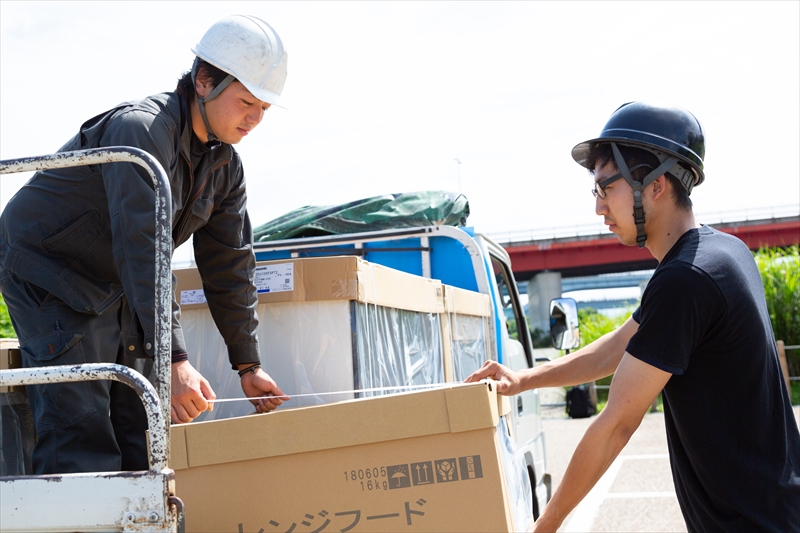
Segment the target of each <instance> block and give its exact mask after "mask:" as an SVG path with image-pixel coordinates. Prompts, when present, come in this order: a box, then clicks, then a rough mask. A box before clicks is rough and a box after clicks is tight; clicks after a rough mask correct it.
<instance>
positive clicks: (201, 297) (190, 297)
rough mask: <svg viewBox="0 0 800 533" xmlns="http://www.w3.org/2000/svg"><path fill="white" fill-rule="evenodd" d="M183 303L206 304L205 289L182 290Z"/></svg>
mask: <svg viewBox="0 0 800 533" xmlns="http://www.w3.org/2000/svg"><path fill="white" fill-rule="evenodd" d="M180 303H181V305H192V304H204V303H207V302H206V293H204V292H203V289H195V290H192V291H181V302H180Z"/></svg>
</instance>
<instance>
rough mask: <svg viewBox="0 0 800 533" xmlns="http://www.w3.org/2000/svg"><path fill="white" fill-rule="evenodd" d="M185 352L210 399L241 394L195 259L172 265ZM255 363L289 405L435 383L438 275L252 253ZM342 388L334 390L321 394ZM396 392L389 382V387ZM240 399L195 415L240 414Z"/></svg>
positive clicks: (348, 259)
mask: <svg viewBox="0 0 800 533" xmlns="http://www.w3.org/2000/svg"><path fill="white" fill-rule="evenodd" d="M175 275H176V277H177V280H178V284H177V287H176V297H177V299H178V303H179V304H180V305H181V326H182V328H183V332H184V337H185V339H186V345H187V350H188V352H189V361H190V362H191V363H192V365H193V366H195V368H197V370H198V371H199V372H200V373H201V374H203V376H204V377H205V378H206V379H208V380H209V382H210V383H211V386H212V388H213V389H214V392H215V393H216V394H217V397H218V398H236V397H243V396H244V395H243V393H242V391H241V386H240V380H239V377H238V376H237V375H236V373H235V372H233V371H231V368H230V364H229V363H228V354H227V348H226V347H225V343H224V341H223V339H222V337H221V335H220V334H219V332H218V330H217V327H216V324H215V322H214V320H213V319H212V316H211V313H210V311H209V309H208V304H207V303H206V301H205V297H204V295H203V284H202V281H201V279H200V275H199V273H198V271H197V269H196V268H192V269H184V270H176V271H175ZM256 287H257V288H258V291H259V294H258V308H257V312H258V317H259V327H258V336H259V345H260V349H261V362H262V365H263V367H264V369H265V371H266V372H267V373H269V374H270V375H271V376H272V378H273V379H275V381H276V382H277V383H278V386H280V387H281V389H282V390H283V391H284V393H286V394H288V395H290V396H293V399H292V401H291V405H288V404H287V405H286V406H287V407H290V406H295V407H297V406H299V407H304V406H308V405H318V404H322V403H329V402H336V401H341V400H346V399H351V398H354V397H362V396H372V395H380V394H382V393H384V392H387V391H377V392H370V391H366V392H358V393H354V392H353V391H354V390H355V389H359V390H363V389H372V388H380V387H389V386H398V385H409V384H415V385H422V384H431V383H442V382H444V381H445V380H444V364H443V361H442V349H443V346H442V344H443V343H442V339H441V327H440V319H441V316H442V312H443V310H444V307H443V301H442V284H441V282H440V281H438V280H433V279H427V278H423V277H420V276H414V275H411V274H407V273H405V272H400V271H398V270H394V269H391V268H387V267H384V266H381V265H375V264H372V263H369V262H367V261H363V260H362V259H360V258H358V257H354V256H338V257H318V258H302V259H285V260H278V261H268V262H259V263H258V264H257V267H256ZM337 391H347V392H344V393H342V394H330V393H332V392H337ZM389 392H396V391H389ZM252 411H253V409H252V406H251V405H250V404H249V403H248V402H229V403H219V404H217V405H215V407H214V411H212V412H207V413H204V414H203V415H201V418H200V420H213V419H220V418H229V417H232V416H242V415H245V414H248V413H251V412H252Z"/></svg>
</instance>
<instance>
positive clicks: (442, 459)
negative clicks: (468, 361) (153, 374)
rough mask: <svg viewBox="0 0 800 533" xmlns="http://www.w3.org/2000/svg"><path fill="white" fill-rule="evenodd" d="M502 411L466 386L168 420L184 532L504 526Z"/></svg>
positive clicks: (484, 390) (508, 525)
mask: <svg viewBox="0 0 800 533" xmlns="http://www.w3.org/2000/svg"><path fill="white" fill-rule="evenodd" d="M507 410H508V400H507V399H505V398H503V397H499V396H497V395H496V393H495V392H494V391H493V385H492V384H491V383H477V384H472V385H462V384H459V385H454V386H453V387H451V388H439V389H434V390H426V391H422V392H412V393H404V394H396V395H391V396H384V397H379V398H365V399H357V400H349V401H344V402H340V403H335V404H327V405H321V406H314V407H305V408H300V409H294V410H284V411H276V412H273V413H270V414H264V415H251V416H246V417H241V418H231V419H226V420H214V421H208V422H199V423H194V424H185V425H177V426H173V428H172V435H171V444H172V465H171V466H172V468H174V469H175V477H176V495H177V496H178V497H179V498H181V499H182V500H183V502H184V505H185V513H186V530H187V531H191V532H193V533H202V532H208V533H211V532H214V533H222V532H231V533H250V532H252V533H256V532H280V533H284V532H291V531H293V532H295V533H301V532H303V533H305V532H348V531H352V532H353V533H358V532H380V531H407V532H420V531H426V532H435V531H448V532H452V531H491V532H498V531H513V530H514V527H513V519H512V515H513V505H512V503H511V501H510V499H509V492H510V491H511V492H512V493H513V491H514V487H513V484H512V488H511V489H510V491H509V487H508V481H507V480H508V478H509V475H508V472H509V470H508V466H509V465H508V462H509V460H510V459H509V457H508V455H507V453H506V452H505V448H504V442H503V438H504V435H503V433H502V431H503V428H505V426H504V425H503V424H502V423H500V424H499V422H500V420H501V414H502V413H504V412H506V411H507ZM498 424H499V425H498ZM513 496H514V495H513V494H512V497H513Z"/></svg>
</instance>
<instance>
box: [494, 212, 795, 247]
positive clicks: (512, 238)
mask: <svg viewBox="0 0 800 533" xmlns="http://www.w3.org/2000/svg"><path fill="white" fill-rule="evenodd" d="M795 216H800V204H790V205H779V206H772V207H756V208H747V209H734V210H729V211H711V212H704V213H698V214H696V215H695V218H696V219H697V221H698V222H699V223H701V224H712V225H713V224H727V223H731V222H748V221H751V220H770V219H775V218H785V217H795ZM601 234H602V235H608V229H607V228H606V226H605V225H604V224H602V223H599V222H598V223H594V224H576V225H573V226H558V227H552V228H537V229H525V230H511V231H498V232H491V233H487V235H488V236H489V238H491V239H492V240H494V241H495V242H498V243H504V244H505V243H512V242H528V241H539V240H547V239H559V238H565V237H586V236H591V235H601Z"/></svg>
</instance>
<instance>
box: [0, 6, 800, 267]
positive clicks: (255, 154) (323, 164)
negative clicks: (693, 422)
mask: <svg viewBox="0 0 800 533" xmlns="http://www.w3.org/2000/svg"><path fill="white" fill-rule="evenodd" d="M236 13H242V14H251V15H255V16H257V17H259V18H262V19H264V20H265V21H267V22H268V23H269V24H270V25H272V26H273V28H275V30H276V31H277V32H278V34H279V35H280V36H281V38H282V40H283V43H284V46H285V48H286V50H287V52H288V57H289V61H288V70H289V74H288V77H287V82H286V86H285V88H284V92H283V95H282V101H281V103H282V104H283V105H284V106H285V107H286V109H279V108H272V109H270V110H269V111H268V112H267V113H266V115H265V118H264V120H263V122H262V123H261V125H259V126H258V128H257V129H256V130H255V131H254V132H253V133H252V134H250V135H249V136H248V137H247V138H246V139H244V140H243V141H242V142H241V143H240V144H239V145H237V147H236V149H237V150H238V151H239V153H240V155H241V157H242V159H243V162H244V168H245V175H246V179H247V186H248V195H249V204H248V206H249V211H250V218H251V220H252V222H253V225H254V226H258V225H260V224H263V223H265V222H267V221H269V220H271V219H273V218H275V217H277V216H279V215H281V214H283V213H286V212H288V211H290V210H292V209H295V208H297V207H301V206H304V205H329V204H335V203H341V202H346V201H351V200H355V199H358V198H364V197H369V196H375V195H381V194H387V193H396V192H405V191H417V190H424V189H432V190H452V191H459V190H460V191H461V192H462V193H464V194H465V195H466V196H467V198H468V199H469V202H470V208H471V216H470V218H469V220H468V222H469V225H472V226H475V228H476V229H477V230H478V231H481V232H487V233H490V234H491V233H495V234H496V233H499V232H514V231H519V232H523V231H531V230H541V229H542V228H553V227H565V226H583V225H587V224H594V225H598V229H602V224H601V223H602V220H601V219H600V217H598V216H597V215H596V214H595V213H594V200H593V198H592V196H591V194H590V192H589V190H590V188H591V178H590V177H589V175H588V174H587V172H586V171H585V169H583V168H582V167H580V166H578V165H577V164H576V163H575V162H574V161H573V160H572V158H571V156H570V151H571V149H572V147H573V146H574V145H575V144H577V143H579V142H582V141H585V140H587V139H590V138H594V137H596V136H597V134H598V133H599V132H600V130H601V129H602V126H603V125H604V124H605V122H606V120H607V119H608V117H609V116H610V115H611V113H612V112H613V111H614V110H615V109H616V108H617V107H619V106H620V105H621V104H623V103H625V102H630V101H634V100H643V101H649V102H658V103H664V104H669V105H677V106H681V107H684V108H686V109H688V110H690V111H691V112H692V113H694V114H695V115H696V116H697V117H698V118H699V120H700V121H701V123H702V124H703V128H704V131H705V133H706V164H705V171H706V181H705V183H703V184H702V185H700V186H699V187H697V188H696V189H695V190H694V192H693V194H692V199H693V200H694V203H695V212H696V213H700V214H707V216H708V217H709V220H710V219H712V218H715V217H716V215H715V214H716V213H720V212H729V211H731V210H740V212H741V213H742V214H743V215H744V216H746V212H750V213H752V212H758V211H759V210H761V211H763V210H766V211H767V212H768V211H769V210H770V209H772V208H775V207H776V206H796V205H797V204H800V2H796V1H791V2H789V1H782V2H766V1H761V2H745V1H736V2H724V1H712V2H677V1H669V2H654V1H651V2H636V3H634V2H602V1H592V2H577V1H571V2H543V1H541V2H508V3H506V2H408V1H403V2H335V1H326V2H255V1H251V2H152V3H151V2H68V1H59V2H34V1H24V2H11V1H6V0H2V1H0V24H1V26H0V158H2V159H9V158H16V157H24V156H31V155H39V154H46V153H52V152H54V151H56V150H57V149H58V148H59V147H60V146H61V145H62V144H63V143H64V142H66V141H67V140H68V139H69V138H70V137H72V136H73V135H74V134H75V133H76V132H77V129H78V127H79V126H80V124H81V123H83V122H84V121H85V120H87V119H89V118H90V117H93V116H95V115H97V114H99V113H101V112H103V111H105V110H107V109H109V108H111V107H113V106H115V105H116V104H118V103H120V102H123V101H127V100H134V99H139V98H143V97H145V96H147V95H150V94H154V93H158V92H163V91H170V90H173V89H174V86H175V82H176V80H177V78H178V77H179V75H180V74H181V73H183V72H184V71H186V70H188V69H189V68H190V66H191V63H192V60H193V55H192V53H191V51H190V48H191V47H192V46H194V45H195V43H197V42H198V41H199V39H200V38H201V37H202V35H203V34H204V33H205V31H206V29H208V27H210V26H211V24H213V23H214V22H215V21H216V20H218V19H220V18H222V17H224V16H227V15H231V14H236ZM456 160H458V161H461V164H460V165H459V164H458V163H457V162H456ZM28 176H29V175H28ZM26 180H27V176H23V177H11V178H9V177H3V178H2V181H0V208H2V207H3V206H4V205H5V203H6V202H7V201H8V200H9V199H10V198H11V197H12V196H13V194H14V193H15V191H16V190H17V189H18V188H19V187H20V186H21V185H22V184H23V183H24V182H25V181H26ZM793 209H794V210H796V208H794V207H793V208H791V209H790V211H791V210H793ZM700 222H703V219H702V217H701V220H700ZM179 252H180V251H179Z"/></svg>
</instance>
